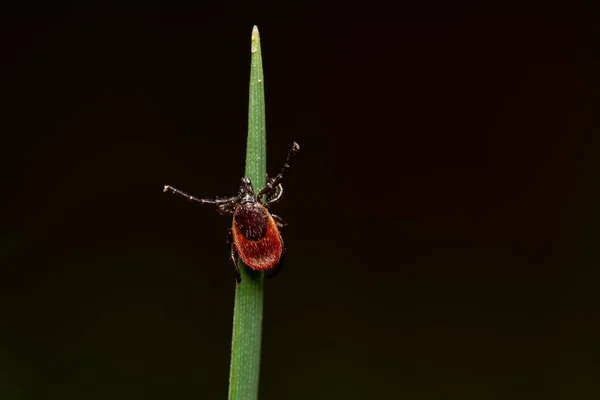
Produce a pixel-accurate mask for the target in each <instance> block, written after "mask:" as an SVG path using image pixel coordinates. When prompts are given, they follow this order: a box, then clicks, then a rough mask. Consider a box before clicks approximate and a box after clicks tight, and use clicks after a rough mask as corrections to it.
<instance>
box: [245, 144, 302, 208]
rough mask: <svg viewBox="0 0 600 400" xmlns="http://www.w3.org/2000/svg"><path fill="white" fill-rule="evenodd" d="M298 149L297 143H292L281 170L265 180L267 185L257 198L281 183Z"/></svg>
mask: <svg viewBox="0 0 600 400" xmlns="http://www.w3.org/2000/svg"><path fill="white" fill-rule="evenodd" d="M299 151H300V146H298V143H296V142H294V143H293V144H292V148H291V149H290V151H289V152H288V155H287V158H286V159H285V164H283V168H282V169H281V172H280V173H279V174H277V176H276V177H275V178H273V179H272V180H270V181H269V182H267V185H266V186H265V187H264V188H263V189H262V190H261V191H260V192H259V193H258V195H257V196H256V197H257V198H258V199H260V198H261V197H262V196H263V195H265V194H269V193H271V192H272V191H273V190H274V189H275V188H276V187H277V186H278V185H279V184H280V183H281V181H282V180H283V177H284V176H285V175H286V174H287V173H288V171H289V170H290V167H291V165H292V158H293V157H294V155H295V154H296V153H298V152H299Z"/></svg>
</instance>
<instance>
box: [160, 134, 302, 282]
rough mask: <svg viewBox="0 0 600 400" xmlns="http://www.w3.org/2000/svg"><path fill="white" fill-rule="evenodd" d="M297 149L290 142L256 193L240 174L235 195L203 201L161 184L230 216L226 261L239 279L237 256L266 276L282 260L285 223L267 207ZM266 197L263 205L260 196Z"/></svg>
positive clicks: (276, 196) (277, 196)
mask: <svg viewBox="0 0 600 400" xmlns="http://www.w3.org/2000/svg"><path fill="white" fill-rule="evenodd" d="M299 150H300V146H298V144H297V143H295V142H294V144H293V145H292V148H291V149H290V151H289V153H288V155H287V159H286V162H285V164H284V166H283V168H282V169H281V172H280V173H279V174H278V175H277V176H276V177H275V178H271V179H267V184H266V186H265V187H264V188H262V189H261V190H260V191H259V192H258V194H255V193H254V188H253V187H252V182H251V181H250V178H248V177H243V178H242V180H241V182H240V187H239V190H238V194H237V196H234V197H230V198H224V199H216V200H206V199H199V198H197V197H194V196H190V195H189V194H187V193H184V192H182V191H181V190H179V189H175V188H174V187H172V186H169V185H165V188H164V191H165V192H167V191H169V190H170V191H172V192H173V193H175V194H178V195H180V196H183V197H185V198H187V199H188V200H190V201H195V202H198V203H201V204H213V205H216V206H217V211H218V212H219V214H222V215H231V216H232V217H233V221H232V226H231V228H230V229H228V230H227V243H228V245H229V246H230V256H229V258H230V261H231V263H232V265H233V268H234V270H235V274H236V280H237V282H238V283H240V282H241V280H242V277H241V275H240V271H239V267H238V260H237V259H238V257H239V258H241V259H242V261H243V262H244V264H246V265H247V266H248V267H249V268H251V269H254V270H257V271H265V272H267V276H271V277H272V276H275V275H276V274H277V273H278V272H279V270H280V269H281V267H282V265H283V261H284V259H285V246H284V245H283V239H282V238H281V232H280V230H281V229H282V228H283V227H285V226H286V225H287V224H286V223H285V222H283V220H282V219H281V218H280V217H278V216H277V215H275V214H271V213H270V212H269V207H270V206H271V205H273V204H275V203H277V202H278V201H279V199H280V198H281V196H282V194H283V186H282V185H281V181H282V180H283V177H284V176H285V175H286V174H287V172H288V171H289V169H290V164H291V161H292V157H293V156H294V155H295V154H296V153H297V152H298V151H299ZM265 195H266V196H267V201H266V202H265V204H264V205H263V204H261V202H260V199H262V197H263V196H265Z"/></svg>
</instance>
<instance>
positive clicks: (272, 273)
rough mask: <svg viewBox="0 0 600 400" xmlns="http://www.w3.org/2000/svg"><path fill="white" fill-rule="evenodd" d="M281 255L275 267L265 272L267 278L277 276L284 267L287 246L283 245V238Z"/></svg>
mask: <svg viewBox="0 0 600 400" xmlns="http://www.w3.org/2000/svg"><path fill="white" fill-rule="evenodd" d="M280 240H281V257H279V262H278V263H277V265H275V266H274V267H273V268H271V269H270V270H268V271H267V272H265V277H267V278H275V277H276V276H277V275H279V273H280V272H281V268H282V267H283V263H284V261H285V253H286V251H285V246H284V245H283V239H281V237H280Z"/></svg>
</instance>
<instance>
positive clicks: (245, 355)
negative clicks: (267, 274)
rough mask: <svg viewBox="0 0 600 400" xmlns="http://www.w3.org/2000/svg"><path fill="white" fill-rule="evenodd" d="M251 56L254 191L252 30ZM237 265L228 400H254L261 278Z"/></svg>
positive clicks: (257, 56) (257, 162) (256, 42)
mask: <svg viewBox="0 0 600 400" xmlns="http://www.w3.org/2000/svg"><path fill="white" fill-rule="evenodd" d="M251 54H252V62H251V66H250V99H249V107H248V143H247V148H246V176H247V177H249V178H250V179H251V180H252V185H253V187H254V190H255V191H258V190H260V189H262V188H263V187H264V186H265V183H266V173H267V137H266V130H265V96H264V80H263V70H262V58H261V53H260V37H259V35H258V28H257V27H256V26H255V27H254V29H253V30H252V43H251ZM239 264H240V272H241V274H242V283H241V284H240V285H239V286H238V287H237V289H236V291H235V308H234V311H233V338H232V344H231V367H230V373H229V399H230V400H255V399H257V398H258V378H259V372H260V345H261V335H262V315H263V288H264V276H263V273H262V272H257V271H252V270H250V269H248V268H247V267H246V266H245V265H244V263H243V262H242V260H240V261H239Z"/></svg>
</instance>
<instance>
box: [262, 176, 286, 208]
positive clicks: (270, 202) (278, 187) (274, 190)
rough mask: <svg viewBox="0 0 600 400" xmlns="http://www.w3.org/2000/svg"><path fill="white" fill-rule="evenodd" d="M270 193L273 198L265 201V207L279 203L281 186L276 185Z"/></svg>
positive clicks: (281, 191)
mask: <svg viewBox="0 0 600 400" xmlns="http://www.w3.org/2000/svg"><path fill="white" fill-rule="evenodd" d="M271 180H272V179H271ZM268 182H270V180H268V181H267V185H268ZM271 193H275V195H274V196H273V198H270V199H267V202H266V203H265V207H269V206H270V205H271V204H275V203H277V202H278V201H279V199H280V198H281V196H283V185H282V184H281V183H280V184H279V185H277V186H276V187H275V189H273V192H271Z"/></svg>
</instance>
